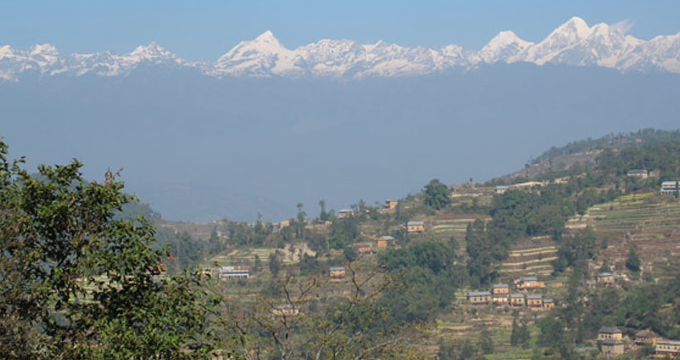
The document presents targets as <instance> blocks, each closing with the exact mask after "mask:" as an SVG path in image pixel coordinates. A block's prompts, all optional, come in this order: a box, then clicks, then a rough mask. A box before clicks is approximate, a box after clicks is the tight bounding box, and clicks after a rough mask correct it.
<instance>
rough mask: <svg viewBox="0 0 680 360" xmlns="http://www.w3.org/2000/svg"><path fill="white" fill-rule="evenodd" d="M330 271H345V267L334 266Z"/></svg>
mask: <svg viewBox="0 0 680 360" xmlns="http://www.w3.org/2000/svg"><path fill="white" fill-rule="evenodd" d="M329 270H330V271H344V270H345V267H344V266H333V267H331V268H330V269H329Z"/></svg>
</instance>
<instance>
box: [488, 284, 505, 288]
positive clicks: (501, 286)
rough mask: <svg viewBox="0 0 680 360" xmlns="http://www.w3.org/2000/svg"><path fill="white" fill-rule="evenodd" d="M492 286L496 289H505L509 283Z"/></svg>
mask: <svg viewBox="0 0 680 360" xmlns="http://www.w3.org/2000/svg"><path fill="white" fill-rule="evenodd" d="M492 287H493V288H494V289H504V288H507V287H508V284H494V285H493V286H492Z"/></svg>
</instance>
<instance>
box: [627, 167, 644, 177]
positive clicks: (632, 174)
mask: <svg viewBox="0 0 680 360" xmlns="http://www.w3.org/2000/svg"><path fill="white" fill-rule="evenodd" d="M626 176H630V177H636V178H640V179H646V178H647V177H648V176H649V174H648V173H647V170H640V169H636V170H629V171H628V173H627V174H626Z"/></svg>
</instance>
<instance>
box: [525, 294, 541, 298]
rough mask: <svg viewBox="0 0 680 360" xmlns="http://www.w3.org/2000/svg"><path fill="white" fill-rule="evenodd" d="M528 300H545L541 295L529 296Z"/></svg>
mask: <svg viewBox="0 0 680 360" xmlns="http://www.w3.org/2000/svg"><path fill="white" fill-rule="evenodd" d="M527 299H543V295H541V294H531V295H527Z"/></svg>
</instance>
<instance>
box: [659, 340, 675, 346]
mask: <svg viewBox="0 0 680 360" xmlns="http://www.w3.org/2000/svg"><path fill="white" fill-rule="evenodd" d="M656 343H657V344H664V345H675V346H680V341H678V340H658V341H657V342H656Z"/></svg>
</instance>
